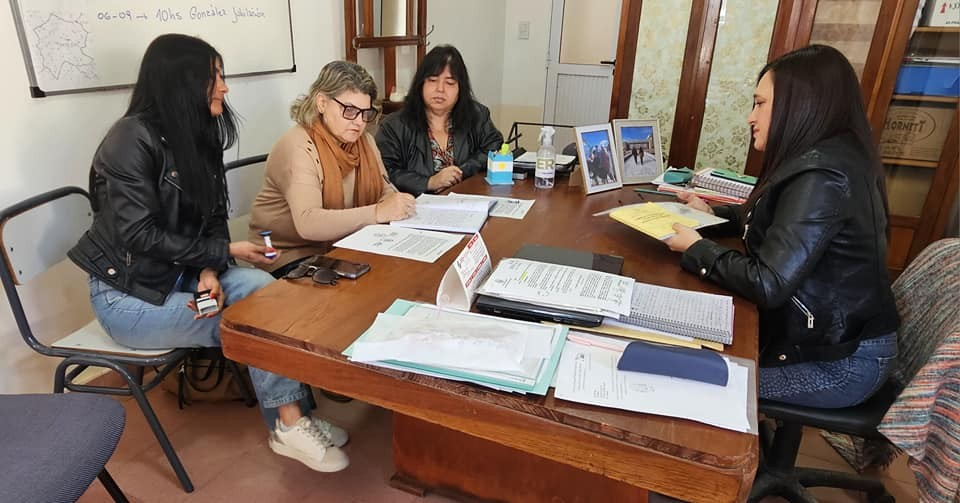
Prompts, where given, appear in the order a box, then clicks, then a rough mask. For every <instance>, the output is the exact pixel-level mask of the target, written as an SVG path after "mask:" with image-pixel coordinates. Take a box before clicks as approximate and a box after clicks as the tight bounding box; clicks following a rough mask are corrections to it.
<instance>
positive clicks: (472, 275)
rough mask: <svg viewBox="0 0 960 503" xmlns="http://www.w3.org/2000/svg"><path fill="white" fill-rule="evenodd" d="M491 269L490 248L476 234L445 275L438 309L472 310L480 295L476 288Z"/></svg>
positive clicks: (440, 289) (438, 289)
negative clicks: (475, 299) (474, 301)
mask: <svg viewBox="0 0 960 503" xmlns="http://www.w3.org/2000/svg"><path fill="white" fill-rule="evenodd" d="M492 270H493V267H492V266H491V265H490V253H489V252H487V245H486V244H485V243H484V242H483V238H482V237H480V234H474V235H473V237H472V238H470V241H468V242H467V245H466V246H464V247H463V250H462V251H461V252H460V255H457V258H456V259H455V260H454V261H453V263H452V264H450V267H449V268H447V272H445V273H444V274H443V278H442V279H441V280H440V287H439V288H437V306H440V307H441V308H445V309H459V310H461V311H469V310H470V306H471V305H473V300H474V298H476V296H477V288H479V287H480V285H482V284H483V282H484V281H486V279H487V276H489V275H490V271H492Z"/></svg>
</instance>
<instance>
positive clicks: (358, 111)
mask: <svg viewBox="0 0 960 503" xmlns="http://www.w3.org/2000/svg"><path fill="white" fill-rule="evenodd" d="M330 99H332V100H333V101H336V102H337V103H339V104H340V106H342V107H343V118H344V119H347V120H348V121H352V120H354V119H356V118H357V116H358V115H359V116H360V118H361V119H363V122H373V120H374V119H376V118H377V116H378V115H380V110H377V109H376V108H374V107H370V108H359V107H355V106H353V105H347V104H346V103H344V102H342V101H340V100H338V99H336V98H334V97H332V96H331V97H330Z"/></svg>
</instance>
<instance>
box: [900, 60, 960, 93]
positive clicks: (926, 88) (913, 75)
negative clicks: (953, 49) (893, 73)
mask: <svg viewBox="0 0 960 503" xmlns="http://www.w3.org/2000/svg"><path fill="white" fill-rule="evenodd" d="M893 92H894V93H896V94H924V95H932V96H960V65H958V66H953V65H950V66H941V65H903V66H901V67H900V74H899V75H897V84H896V86H895V87H894V91H893Z"/></svg>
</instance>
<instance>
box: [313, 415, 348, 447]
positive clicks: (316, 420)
mask: <svg viewBox="0 0 960 503" xmlns="http://www.w3.org/2000/svg"><path fill="white" fill-rule="evenodd" d="M310 419H311V420H312V421H313V424H314V425H316V427H317V429H318V430H320V432H321V433H323V434H324V435H326V437H327V439H328V440H329V441H330V443H331V444H333V446H334V447H343V446H344V445H347V442H349V441H350V435H349V434H347V430H345V429H343V428H341V427H339V426H337V425H335V424H333V423H331V422H329V421H327V420H325V419H323V418H322V417H319V416H310Z"/></svg>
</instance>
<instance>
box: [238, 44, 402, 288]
mask: <svg viewBox="0 0 960 503" xmlns="http://www.w3.org/2000/svg"><path fill="white" fill-rule="evenodd" d="M376 98H377V85H376V83H375V82H374V81H373V78H372V77H371V76H370V74H369V73H367V71H366V70H364V69H363V67H362V66H360V65H358V64H356V63H350V62H347V61H334V62H331V63H328V64H327V65H326V66H324V67H323V69H322V70H320V75H319V76H317V80H316V81H315V82H314V83H313V84H312V85H311V86H310V90H309V92H308V93H307V94H306V95H303V96H300V97H299V98H298V99H297V100H296V101H294V103H293V106H292V107H291V108H290V116H291V118H292V119H293V120H295V121H296V122H297V124H296V125H294V126H293V127H292V128H290V129H289V130H288V131H287V132H286V133H284V135H283V136H282V137H280V139H279V140H278V141H277V143H276V144H275V145H274V146H273V149H271V150H270V155H269V156H268V157H267V165H266V168H265V171H264V181H263V188H262V189H260V193H259V194H257V197H256V199H255V200H254V202H253V208H252V210H251V213H250V239H251V241H254V242H257V243H262V242H263V240H262V238H261V237H260V233H261V232H262V231H270V232H271V240H272V244H273V246H274V247H275V248H277V249H278V250H281V251H282V253H281V254H280V258H279V259H278V260H277V261H276V262H274V263H272V264H258V265H259V266H260V267H263V268H264V269H266V270H268V271H270V272H272V273H273V275H274V276H275V277H281V276H283V275H284V274H286V273H287V272H288V271H290V270H291V269H293V268H294V267H296V265H297V264H298V263H299V262H302V261H303V260H304V259H306V258H308V257H310V256H311V255H315V254H322V253H326V252H327V251H329V249H330V243H331V242H333V241H335V240H337V239H340V238H342V237H344V236H346V235H348V234H350V233H352V232H354V231H356V230H357V229H360V228H361V227H364V226H366V225H369V224H376V223H386V222H391V221H393V220H402V219H404V218H407V217H409V216H411V215H412V214H413V213H414V207H415V203H414V200H413V197H412V196H410V195H409V194H404V193H400V192H396V191H395V190H394V189H393V187H391V186H390V184H389V183H387V175H386V171H385V170H384V167H383V161H381V160H380V152H379V151H378V150H377V145H376V143H375V142H374V140H373V137H372V136H371V135H370V134H369V133H366V132H365V131H364V129H365V128H366V125H367V123H368V122H371V121H373V120H374V119H376V117H377V115H378V114H379V111H378V110H377V109H376V108H374V107H373V103H374V101H375V100H376Z"/></svg>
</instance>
